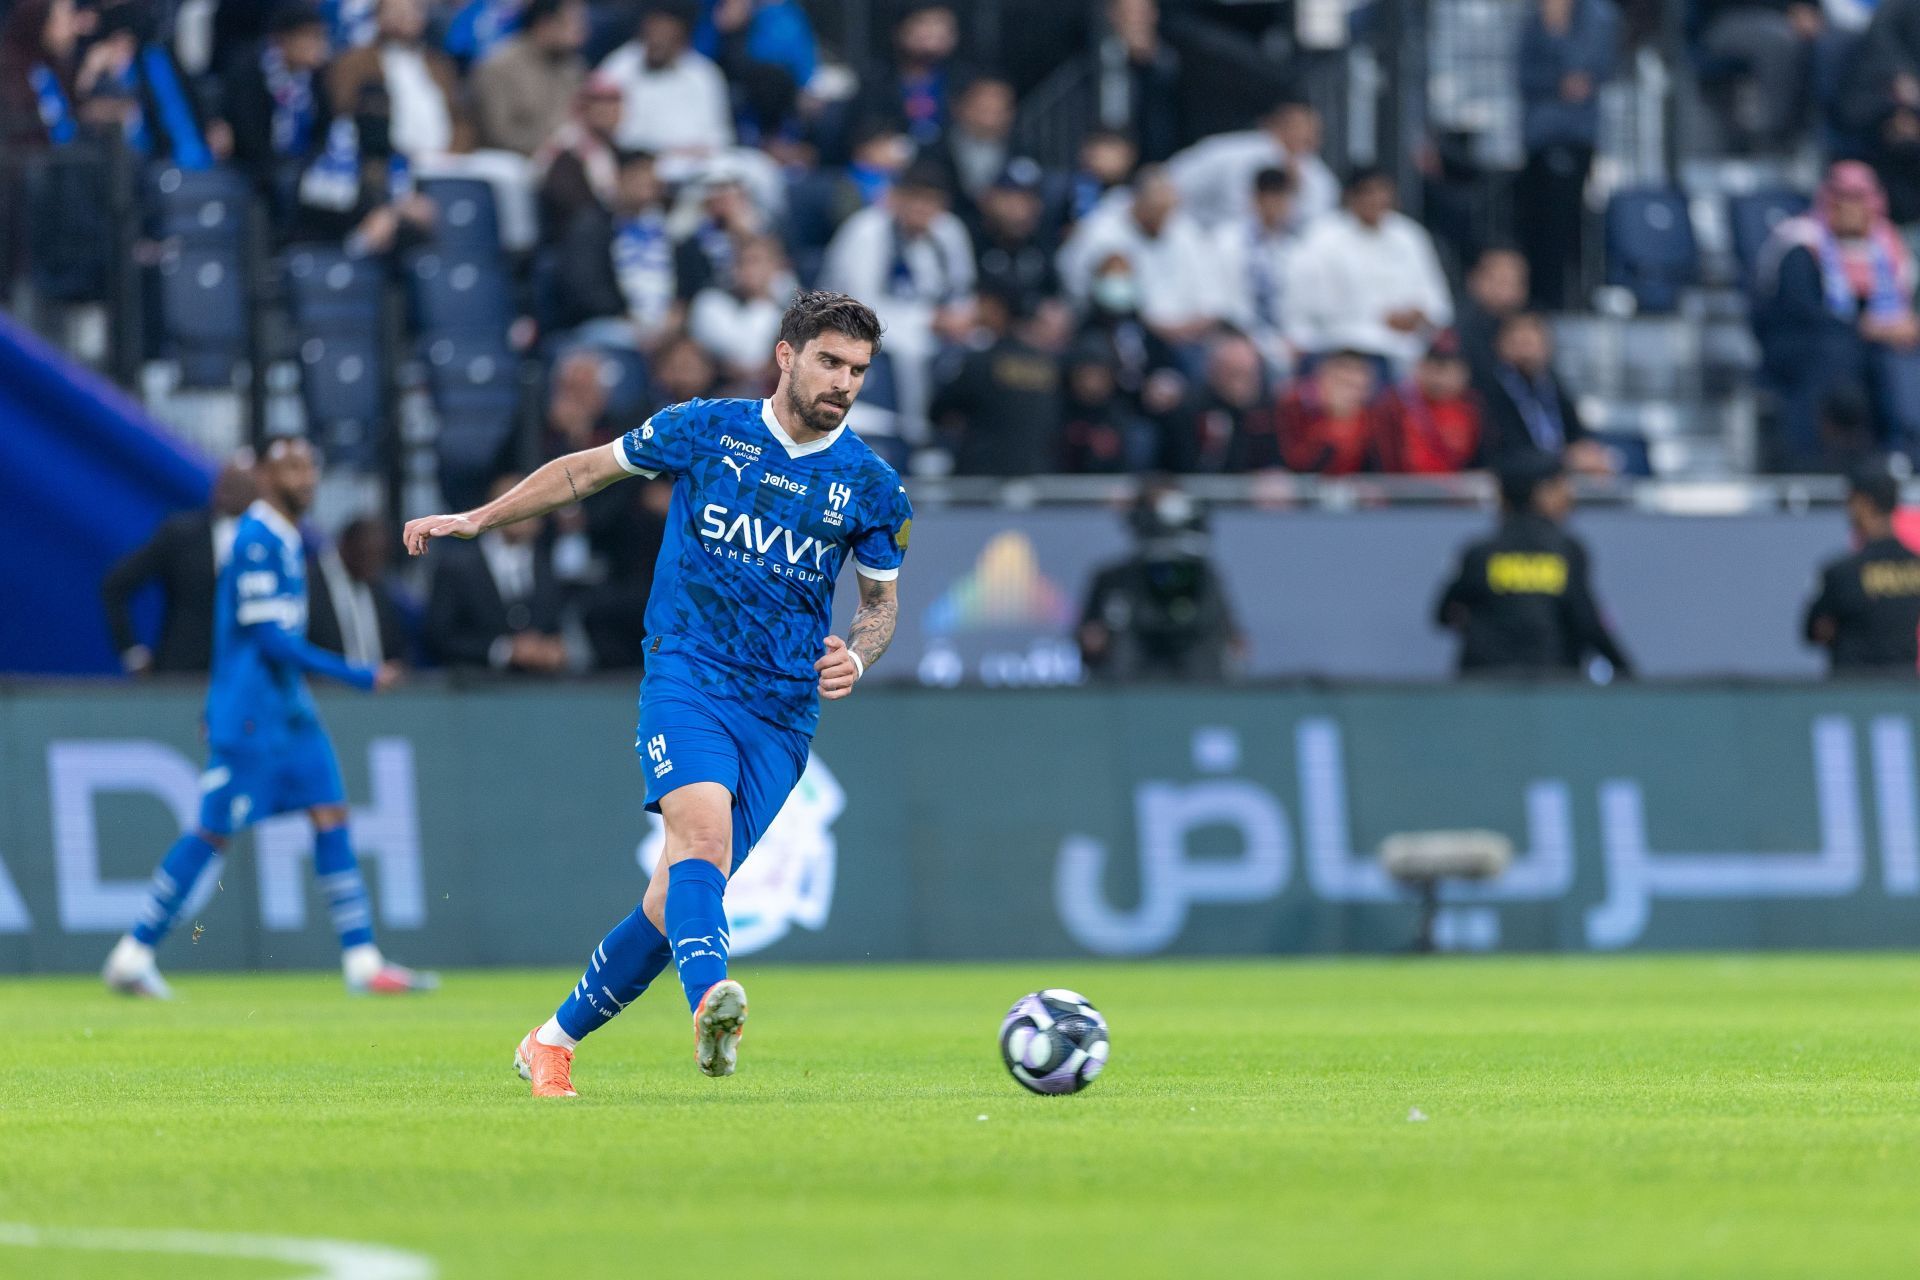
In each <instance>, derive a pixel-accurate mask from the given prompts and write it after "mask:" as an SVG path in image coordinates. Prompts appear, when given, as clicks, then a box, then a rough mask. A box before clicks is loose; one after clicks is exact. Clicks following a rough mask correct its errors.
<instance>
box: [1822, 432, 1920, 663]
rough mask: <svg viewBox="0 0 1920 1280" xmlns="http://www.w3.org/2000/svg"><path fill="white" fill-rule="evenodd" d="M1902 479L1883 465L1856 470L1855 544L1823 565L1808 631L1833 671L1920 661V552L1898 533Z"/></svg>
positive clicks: (1851, 500)
mask: <svg viewBox="0 0 1920 1280" xmlns="http://www.w3.org/2000/svg"><path fill="white" fill-rule="evenodd" d="M1899 507H1900V482H1899V481H1898V480H1895V479H1894V478H1893V476H1892V475H1890V474H1889V473H1888V472H1887V470H1886V468H1885V467H1878V466H1875V467H1866V468H1862V469H1861V470H1860V471H1858V472H1856V473H1855V474H1854V476H1853V478H1852V481H1851V483H1850V485H1849V487H1848V492H1847V522H1848V523H1849V524H1850V525H1852V526H1853V536H1854V541H1855V542H1856V543H1857V544H1858V546H1859V549H1858V550H1857V551H1855V552H1854V553H1853V554H1852V555H1849V556H1842V557H1841V558H1840V559H1838V560H1835V561H1833V562H1832V563H1831V564H1829V565H1827V566H1826V567H1825V568H1823V569H1822V570H1821V571H1820V594H1819V595H1818V596H1816V597H1815V598H1814V600H1813V602H1812V603H1811V604H1809V605H1808V606H1807V620H1806V635H1807V640H1808V642H1809V643H1811V644H1817V645H1819V646H1821V647H1822V648H1824V649H1826V651H1827V654H1828V658H1829V661H1830V663H1831V671H1832V674H1834V675H1836V676H1880V677H1883V678H1898V677H1906V678H1908V679H1912V678H1913V676H1914V671H1915V664H1916V661H1920V555H1915V554H1914V553H1913V552H1912V551H1911V550H1910V549H1908V547H1907V545H1906V544H1905V543H1904V542H1902V541H1900V539H1899V538H1898V537H1897V536H1895V534H1894V531H1893V514H1894V512H1895V511H1897V510H1898V509H1899Z"/></svg>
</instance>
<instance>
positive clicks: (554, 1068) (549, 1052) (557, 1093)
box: [513, 1027, 580, 1098]
mask: <svg viewBox="0 0 1920 1280" xmlns="http://www.w3.org/2000/svg"><path fill="white" fill-rule="evenodd" d="M539 1031H540V1028H539V1027H535V1028H534V1029H533V1030H532V1031H529V1032H527V1034H526V1035H525V1036H524V1037H523V1038H522V1039H521V1041H520V1047H519V1048H518V1049H515V1050H514V1051H513V1069H514V1070H515V1071H517V1072H519V1073H520V1078H521V1079H522V1080H525V1081H528V1082H529V1083H531V1084H532V1085H533V1096H534V1097H536V1098H577V1097H579V1096H580V1095H579V1094H577V1093H575V1092H574V1091H573V1050H571V1049H563V1048H561V1047H560V1046H559V1045H557V1044H541V1043H540V1040H539V1035H538V1033H539Z"/></svg>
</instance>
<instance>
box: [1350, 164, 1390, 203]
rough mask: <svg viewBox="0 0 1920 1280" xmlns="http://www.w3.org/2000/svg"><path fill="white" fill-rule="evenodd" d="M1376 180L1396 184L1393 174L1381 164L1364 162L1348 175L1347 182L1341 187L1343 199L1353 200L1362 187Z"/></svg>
mask: <svg viewBox="0 0 1920 1280" xmlns="http://www.w3.org/2000/svg"><path fill="white" fill-rule="evenodd" d="M1375 182H1384V183H1386V184H1387V185H1388V186H1393V185H1395V183H1394V181H1393V175H1392V174H1390V173H1388V172H1387V171H1386V170H1385V169H1382V168H1381V167H1380V166H1379V165H1377V164H1363V165H1361V166H1360V167H1359V168H1358V169H1355V170H1354V171H1353V172H1352V173H1350V174H1348V175H1347V181H1346V183H1345V184H1344V185H1343V186H1342V187H1341V188H1340V196H1341V198H1342V199H1343V200H1351V199H1352V198H1353V196H1354V193H1355V192H1357V191H1359V190H1360V188H1362V187H1364V186H1367V185H1369V184H1370V183H1375Z"/></svg>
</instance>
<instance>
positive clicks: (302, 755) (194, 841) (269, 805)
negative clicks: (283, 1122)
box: [101, 438, 438, 999]
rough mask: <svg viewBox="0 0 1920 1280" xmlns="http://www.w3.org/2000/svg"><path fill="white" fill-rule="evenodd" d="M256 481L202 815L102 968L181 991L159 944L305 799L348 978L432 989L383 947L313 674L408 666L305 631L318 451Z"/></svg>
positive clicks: (221, 670) (211, 706)
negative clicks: (225, 860)
mask: <svg viewBox="0 0 1920 1280" xmlns="http://www.w3.org/2000/svg"><path fill="white" fill-rule="evenodd" d="M256 478H257V480H258V487H259V493H260V497H259V498H258V499H257V500H256V501H255V502H254V503H253V505H252V506H250V507H248V508H247V511H246V514H245V515H243V516H241V517H240V523H239V526H238V527H237V528H236V529H235V530H234V537H233V553H232V555H231V556H230V557H229V558H228V560H227V563H226V565H225V567H224V568H222V569H221V570H220V578H219V585H218V587H217V588H216V591H215V596H214V635H213V682H212V684H211V686H210V687H209V688H208V690H207V711H206V724H207V740H208V742H209V744H210V746H211V758H210V759H209V760H208V762H207V771H206V773H205V774H203V775H202V776H201V779H200V786H201V792H202V794H201V799H200V823H199V825H198V826H197V827H196V828H195V829H194V830H192V831H189V832H188V833H187V834H185V835H183V836H181V837H180V839H179V840H178V841H176V842H175V843H174V846H173V848H172V849H170V850H168V851H167V856H166V859H165V860H164V861H163V862H161V864H160V868H159V870H157V871H155V872H154V873H153V883H152V884H151V885H150V886H149V888H148V890H147V900H146V903H145V904H144V905H143V906H142V907H141V909H140V918H139V920H138V921H136V922H135V924H134V926H133V929H132V931H131V932H130V933H128V934H127V935H126V936H125V937H123V938H121V939H120V942H119V944H118V945H116V946H115V947H114V949H113V953H112V954H111V955H109V956H108V957H107V963H106V967H105V969H103V970H102V971H101V977H102V978H104V979H105V980H106V983H107V985H108V986H109V987H111V988H113V989H114V990H115V991H120V992H124V993H125V994H127V995H134V996H150V997H153V998H156V999H165V998H167V997H168V996H170V995H171V994H172V992H171V990H170V989H169V988H168V986H167V983H166V980H165V979H164V978H162V977H161V976H160V969H159V967H158V965H156V964H155V963H154V955H153V953H154V948H155V947H157V946H159V945H160V940H161V939H163V938H165V937H166V936H167V931H168V930H170V929H171V928H172V927H173V924H174V921H175V920H176V919H178V918H179V915H180V912H181V909H182V908H183V907H184V906H185V905H186V901H187V898H188V896H189V895H190V894H191V893H192V892H193V886H194V884H195V882H197V881H198V880H199V879H200V876H201V873H202V872H204V871H205V870H206V867H207V864H208V863H209V862H211V861H213V859H214V857H215V855H217V854H218V853H219V852H220V850H221V848H222V847H223V846H225V844H226V843H227V841H228V840H229V839H231V838H232V837H233V835H234V834H235V833H236V832H238V831H242V830H244V829H246V828H247V827H249V826H251V825H252V824H253V823H256V822H258V821H260V820H261V819H263V818H271V817H273V816H274V815H275V814H281V813H291V812H293V811H294V810H296V809H304V810H306V811H307V816H308V818H309V819H311V820H312V822H313V832H314V835H313V870H314V875H315V876H316V877H317V878H318V879H319V881H320V887H321V889H322V891H323V892H324V893H325V894H326V897H327V905H328V907H329V908H330V910H331V913H332V916H333V927H334V928H335V929H336V930H337V931H338V932H339V934H340V966H341V970H342V972H343V973H344V974H345V976H346V980H347V989H348V990H350V991H354V992H367V993H372V994H375V995H397V994H400V993H403V992H408V991H424V990H428V989H431V988H432V987H434V986H437V985H438V983H437V981H436V980H435V978H434V976H433V975H432V974H430V973H416V972H414V971H413V970H411V969H406V968H403V967H402V966H400V965H397V964H390V963H388V961H387V960H386V959H384V958H383V957H382V956H381V954H380V948H379V947H377V946H375V945H374V941H373V913H372V909H371V907H370V906H369V904H368V902H367V889H366V885H365V884H364V883H363V882H362V881H361V879H360V866H359V863H358V862H357V861H356V860H355V858H354V856H353V844H352V842H351V841H350V840H349V839H348V837H347V803H346V792H345V789H344V788H343V787H342V786H341V783H340V766H339V764H338V763H337V762H336V761H335V760H334V757H333V745H332V744H331V743H330V742H328V741H327V733H326V730H325V729H323V728H322V727H321V725H320V717H319V714H318V713H317V712H316V711H315V710H314V706H313V696H312V695H311V694H310V693H308V692H307V682H306V674H307V673H308V672H318V673H320V674H322V675H327V676H331V677H333V678H334V679H335V680H339V681H341V682H342V683H344V684H350V685H353V686H355V687H356V688H360V689H374V690H385V689H387V688H389V687H391V686H392V685H393V683H394V681H395V680H396V679H398V678H399V668H398V667H397V666H395V665H393V664H391V663H389V664H388V665H386V666H383V667H381V668H380V669H379V670H374V669H372V668H370V667H360V666H354V665H353V664H351V663H349V662H347V661H346V660H345V659H344V658H341V657H338V656H336V655H334V654H331V653H328V652H327V651H326V650H324V649H320V648H317V647H315V646H314V645H313V644H312V642H310V641H309V640H308V639H307V569H306V556H305V553H304V550H303V548H302V545H301V538H300V530H299V529H298V528H297V527H296V524H297V522H298V521H299V519H300V517H301V516H302V515H304V514H306V512H307V509H308V508H309V507H311V506H312V505H313V494H314V489H315V488H316V487H317V486H318V484H319V480H320V471H319V466H318V464H317V463H316V462H315V460H314V455H313V449H312V448H311V447H310V446H309V445H308V444H307V442H306V441H305V440H300V439H294V438H285V439H280V440H276V441H274V442H273V444H272V446H271V447H269V448H268V450H267V452H266V455H265V457H263V458H262V459H261V462H260V465H259V467H258V468H257V471H256Z"/></svg>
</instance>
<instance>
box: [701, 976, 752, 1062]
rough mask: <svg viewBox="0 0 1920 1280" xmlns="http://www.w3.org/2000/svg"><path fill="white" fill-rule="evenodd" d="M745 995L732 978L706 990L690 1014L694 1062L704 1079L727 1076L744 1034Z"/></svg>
mask: <svg viewBox="0 0 1920 1280" xmlns="http://www.w3.org/2000/svg"><path fill="white" fill-rule="evenodd" d="M746 1026H747V993H746V991H744V990H743V989H742V988H741V986H740V984H739V983H737V982H735V981H734V980H733V979H731V978H723V979H721V980H720V981H719V982H716V983H714V984H713V985H712V986H711V987H708V988H707V994H705V995H704V996H701V997H700V1007H699V1008H698V1009H695V1010H694V1011H693V1060H694V1062H695V1063H696V1064H698V1065H699V1067H700V1071H701V1073H702V1074H703V1075H709V1076H730V1075H732V1074H733V1067H734V1060H735V1057H736V1055H737V1053H738V1051H739V1048H740V1037H741V1036H742V1035H744V1034H746Z"/></svg>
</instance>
